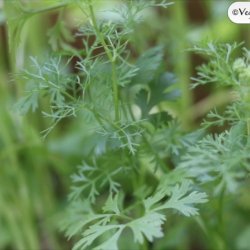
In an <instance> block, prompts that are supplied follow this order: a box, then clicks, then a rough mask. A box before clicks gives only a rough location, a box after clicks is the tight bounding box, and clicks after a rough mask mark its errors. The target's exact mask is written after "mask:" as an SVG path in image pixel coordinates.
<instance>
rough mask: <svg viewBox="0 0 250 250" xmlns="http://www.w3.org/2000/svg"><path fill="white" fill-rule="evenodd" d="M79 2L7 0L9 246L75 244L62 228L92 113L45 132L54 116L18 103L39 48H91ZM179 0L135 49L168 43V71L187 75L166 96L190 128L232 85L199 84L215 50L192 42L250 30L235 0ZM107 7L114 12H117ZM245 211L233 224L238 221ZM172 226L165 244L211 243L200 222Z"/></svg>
mask: <svg viewBox="0 0 250 250" xmlns="http://www.w3.org/2000/svg"><path fill="white" fill-rule="evenodd" d="M117 1H119V0H116V1H115V0H114V1H113V0H100V1H96V8H98V9H107V8H110V7H112V6H113V4H114V3H115V2H117ZM71 2H72V1H70V0H63V1H58V0H6V1H1V0H0V163H1V164H0V249H21V250H26V249H27V250H37V249H44V250H50V249H51V250H54V249H69V248H70V247H71V243H70V242H68V241H67V240H66V239H65V238H64V236H63V234H62V233H60V232H59V231H58V221H59V220H60V217H61V216H63V211H64V207H65V205H66V202H67V194H68V192H69V186H70V178H69V176H70V174H72V173H73V172H74V171H75V169H76V166H77V165H78V164H79V163H80V162H81V161H82V159H83V158H84V155H87V154H88V153H89V149H88V148H86V146H84V145H86V140H87V138H85V137H84V131H82V130H81V123H82V121H80V120H79V119H78V120H77V121H65V122H64V123H61V124H59V125H58V127H57V129H56V130H54V131H53V132H52V133H51V134H50V135H49V136H48V137H47V138H46V140H43V139H42V136H41V133H40V132H41V131H42V130H44V129H46V128H47V127H48V124H47V121H46V119H45V118H43V117H42V116H41V114H40V113H39V112H36V113H30V114H29V115H28V116H25V117H23V116H20V115H18V114H17V113H16V112H15V109H14V108H13V106H14V104H15V102H16V100H17V99H18V98H19V97H20V96H21V95H22V93H23V91H24V82H23V81H22V80H18V81H16V80H14V79H15V78H14V77H13V76H14V75H15V74H16V73H18V71H19V70H20V69H22V68H25V67H28V64H29V57H30V56H33V57H37V58H46V57H47V56H48V55H49V54H50V53H51V51H56V50H59V51H60V50H64V51H65V53H66V52H67V51H71V52H73V53H79V52H78V51H80V50H81V46H82V45H81V42H80V41H78V39H77V37H75V36H74V34H75V32H76V26H77V25H78V24H79V23H81V22H84V17H83V15H82V13H81V11H79V9H78V8H76V7H75V6H74V5H73V4H71ZM172 2H174V4H173V5H171V6H170V7H169V8H168V9H154V10H150V11H148V12H146V13H145V15H146V19H145V21H144V22H143V23H141V24H140V25H139V26H138V27H137V30H136V32H135V33H134V35H133V40H134V42H135V45H136V46H135V49H134V51H133V56H134V57H135V58H136V57H137V56H138V55H139V54H141V53H142V52H143V51H144V50H146V49H147V48H149V47H152V46H154V45H157V44H163V45H164V46H165V50H166V51H165V62H166V67H167V69H166V70H168V71H171V72H174V74H175V75H176V76H178V86H179V88H180V89H181V92H182V98H181V100H180V102H179V103H177V104H176V103H175V104H174V105H175V106H172V107H171V106H164V105H169V104H162V108H163V109H168V110H171V112H172V113H173V114H174V115H175V116H176V117H178V118H179V119H180V120H181V121H182V124H183V126H184V128H185V129H186V130H187V131H189V130H191V129H193V128H196V127H198V126H199V123H200V121H201V120H202V118H203V117H204V116H205V114H206V113H207V112H208V111H209V110H210V109H212V108H213V107H215V106H223V105H224V104H226V103H227V102H228V98H227V96H226V94H225V93H226V92H225V91H226V90H223V89H219V88H216V87H214V86H205V87H202V88H200V87H198V88H196V89H195V90H192V89H191V88H190V84H191V80H190V77H191V76H194V75H195V68H196V66H197V65H200V64H201V63H202V62H204V61H205V59H204V58H201V57H199V56H197V55H194V54H193V53H192V52H190V51H188V49H189V48H192V47H193V46H194V45H195V44H197V43H199V42H201V41H204V40H205V41H206V40H207V41H220V42H234V41H238V42H241V41H244V42H245V46H246V47H248V46H249V40H250V29H249V25H237V24H234V23H232V22H231V21H230V20H229V19H228V17H227V9H228V6H229V5H230V2H231V1H226V0H225V1H223V0H221V1H216V0H206V1H203V0H173V1H172ZM24 10H26V11H24ZM105 15H107V18H114V17H113V16H109V13H108V12H105ZM44 105H46V103H45V104H44ZM83 141H84V142H85V143H83ZM89 145H91V141H90V142H89ZM245 196H246V197H245V198H244V197H243V198H242V199H241V200H240V201H239V202H240V204H241V205H242V207H243V208H245V209H241V211H242V212H244V211H249V209H250V204H249V202H250V201H249V196H247V195H245ZM237 216H239V215H238V214H236V215H235V216H234V218H233V219H232V223H236V222H237ZM246 218H248V219H249V215H248V216H246ZM188 225H189V226H188ZM188 228H191V229H192V230H188ZM167 232H168V233H167V234H166V237H165V238H163V239H162V240H160V241H158V243H157V244H158V248H159V249H166V247H168V249H181V250H185V249H193V250H195V249H205V245H206V242H204V241H205V240H204V236H203V234H202V233H201V232H200V229H198V227H197V225H191V227H190V221H189V220H187V219H183V218H181V221H179V223H178V224H175V225H171V224H169V225H168V228H167ZM233 233H234V232H233ZM245 234H246V235H245V236H244V237H243V236H241V238H239V239H238V244H239V245H240V246H241V248H240V249H249V248H248V247H249V245H247V244H248V243H247V242H246V238H249V237H250V233H249V228H248V230H245ZM180 239H181V240H180ZM166 242H167V243H166Z"/></svg>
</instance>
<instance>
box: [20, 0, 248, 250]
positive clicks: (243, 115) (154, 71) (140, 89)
mask: <svg viewBox="0 0 250 250" xmlns="http://www.w3.org/2000/svg"><path fill="white" fill-rule="evenodd" d="M65 4H68V3H67V1H65ZM72 4H75V5H76V6H77V7H78V8H79V9H80V10H81V11H82V13H83V15H84V16H85V18H86V20H87V21H86V22H84V23H83V24H80V27H79V29H78V31H77V34H76V35H77V37H78V39H80V40H81V41H82V44H83V49H81V50H77V49H75V48H74V47H73V46H71V45H70V43H68V44H67V43H65V40H68V41H69V42H70V41H71V37H70V34H69V33H67V32H66V31H65V30H64V29H65V27H64V26H63V25H60V23H59V22H58V23H56V26H55V27H53V28H52V29H51V31H50V33H49V34H50V36H51V38H50V43H51V44H52V48H53V49H54V50H55V53H54V55H53V56H51V57H50V58H47V59H46V60H45V61H43V62H42V61H41V60H39V59H36V58H34V57H31V66H30V68H29V69H25V70H22V71H21V72H19V73H18V77H22V78H23V79H25V81H26V90H25V95H24V96H23V97H22V98H21V99H20V100H19V102H18V103H17V105H16V106H17V108H18V109H19V111H20V112H21V113H23V114H25V113H27V112H28V111H30V110H31V111H33V112H34V111H37V110H41V113H42V114H43V115H44V116H45V117H46V118H48V119H49V120H50V126H49V127H48V128H46V129H45V130H44V131H43V135H44V136H45V137H46V136H48V135H49V134H50V132H52V131H53V130H54V129H55V128H56V126H57V125H60V124H62V123H63V122H64V121H71V120H75V119H77V120H79V121H80V122H81V131H78V133H83V134H84V143H83V148H84V149H83V151H84V153H83V159H82V163H81V164H80V165H79V166H78V169H77V170H76V171H75V173H74V174H73V175H72V176H71V178H72V187H71V191H70V194H69V199H68V209H67V211H65V213H64V218H63V220H62V221H61V222H60V227H61V229H62V230H63V231H64V232H65V235H66V237H67V238H68V239H71V240H73V242H74V243H73V244H74V245H73V249H74V250H78V249H102V250H107V249H109V250H116V249H160V248H159V247H158V246H157V241H158V240H159V239H160V238H162V237H164V236H165V235H166V234H167V233H168V232H167V231H166V230H164V225H166V224H167V223H168V220H171V217H173V218H175V217H176V216H177V217H178V218H179V217H181V216H183V220H184V218H185V217H193V218H194V219H195V220H196V221H197V222H198V224H199V225H200V226H201V228H202V229H203V230H204V231H205V232H207V236H208V237H209V238H210V239H212V240H211V247H212V248H210V249H228V248H227V247H228V245H227V244H228V243H227V242H226V240H225V237H224V236H225V235H224V233H225V232H224V231H223V227H224V225H223V219H222V218H221V219H220V221H219V222H218V223H220V224H219V227H218V228H219V229H218V232H217V233H215V232H213V227H212V226H211V225H210V224H209V223H208V222H207V221H206V216H207V214H208V213H209V212H208V211H212V212H213V213H216V211H215V210H213V206H210V205H209V204H210V202H209V200H210V199H211V200H212V201H216V200H219V202H220V204H221V206H220V208H219V212H218V213H219V214H220V216H221V214H222V213H223V206H222V204H223V203H224V202H226V201H225V200H224V199H225V198H224V197H226V196H227V195H232V194H235V193H236V192H237V191H238V190H239V188H241V187H243V186H244V183H246V181H247V178H246V177H247V176H248V175H249V170H250V167H249V156H248V152H249V133H250V118H249V98H250V95H249V82H250V76H249V67H250V66H249V60H250V59H249V51H248V50H247V49H243V52H244V55H243V56H242V57H240V58H236V59H235V57H234V54H233V53H234V51H235V50H236V49H237V48H238V47H240V45H236V44H233V45H230V44H222V45H221V44H214V43H208V45H206V46H204V47H195V48H194V50H195V51H196V52H198V53H200V54H202V55H205V56H207V57H208V59H209V62H208V63H207V64H203V65H202V66H200V67H198V75H197V77H195V78H193V81H194V87H195V86H196V85H204V84H216V85H217V84H218V85H219V86H221V88H224V87H225V88H228V89H229V90H230V91H231V92H232V93H233V98H232V100H231V103H230V104H228V106H227V107H226V108H225V112H224V113H220V112H218V111H217V110H214V111H211V113H209V114H208V117H207V119H205V121H204V123H203V124H202V125H201V127H200V128H198V129H197V130H194V131H188V132H187V131H185V130H184V129H183V127H182V124H181V123H180V119H179V118H178V115H176V114H175V112H173V110H170V109H167V108H164V109H161V107H162V104H168V103H172V104H173V103H178V102H179V100H180V99H181V98H182V93H181V92H180V91H179V90H178V84H177V79H178V76H175V75H174V74H172V73H170V72H166V70H165V63H164V60H165V59H164V50H165V48H164V46H156V47H152V48H149V49H148V50H146V51H144V52H143V53H142V54H141V55H136V56H135V55H132V52H133V43H134V41H133V30H134V28H135V27H136V25H137V24H138V22H142V21H143V17H144V12H145V11H147V10H148V9H149V8H155V7H163V8H166V7H168V5H170V4H169V3H167V2H165V1H160V2H159V1H124V2H122V3H120V4H119V6H117V8H113V9H112V10H110V12H112V14H113V15H114V16H115V17H116V18H115V20H113V21H110V20H106V19H105V17H102V16H101V15H99V14H100V13H98V11H97V10H96V9H95V8H94V1H92V0H85V1H77V0H76V1H72ZM59 7H61V5H60V6H59ZM60 29H62V30H61V31H60ZM53 30H54V31H55V30H57V33H55V32H54V31H53ZM55 34H57V36H56V35H55ZM60 39H61V40H60ZM62 41H63V42H62ZM72 65H73V67H72ZM72 68H73V69H72ZM45 103H46V104H45ZM166 106H167V105H166ZM217 126H222V129H221V130H222V132H221V133H212V132H211V129H212V128H214V127H217ZM203 203H206V204H203ZM202 207H204V212H202V213H201V216H199V209H200V208H202ZM176 221H177V220H173V222H176ZM218 238H219V240H218ZM218 247H219V248H218Z"/></svg>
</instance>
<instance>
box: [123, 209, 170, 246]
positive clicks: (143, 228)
mask: <svg viewBox="0 0 250 250" xmlns="http://www.w3.org/2000/svg"><path fill="white" fill-rule="evenodd" d="M165 220H166V218H165V216H164V215H162V214H160V213H156V212H152V213H148V214H146V215H145V216H143V217H141V218H139V219H136V220H133V221H132V222H130V223H129V224H128V227H130V228H131V229H132V232H133V234H134V240H135V242H139V243H140V244H142V243H143V241H144V237H143V236H145V237H146V239H147V240H148V241H150V242H152V241H153V239H154V238H160V237H162V236H163V232H162V229H161V226H162V224H163V223H164V221H165Z"/></svg>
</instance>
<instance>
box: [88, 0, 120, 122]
mask: <svg viewBox="0 0 250 250" xmlns="http://www.w3.org/2000/svg"><path fill="white" fill-rule="evenodd" d="M89 10H90V18H91V21H92V24H93V27H94V29H95V32H96V36H97V38H98V39H99V40H100V42H101V44H102V46H103V48H104V50H105V52H106V54H107V57H108V59H109V61H110V62H111V67H112V89H113V101H114V108H115V121H117V122H118V121H119V120H120V113H119V96H118V86H117V74H116V57H114V56H113V55H112V53H111V51H110V49H109V48H108V45H107V43H106V42H105V39H104V37H103V34H102V33H101V32H100V30H99V28H98V25H97V20H96V16H95V13H94V9H93V5H92V2H90V3H89Z"/></svg>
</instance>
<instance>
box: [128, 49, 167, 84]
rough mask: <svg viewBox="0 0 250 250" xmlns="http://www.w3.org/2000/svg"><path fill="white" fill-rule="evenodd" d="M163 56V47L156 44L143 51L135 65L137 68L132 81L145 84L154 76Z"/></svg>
mask: <svg viewBox="0 0 250 250" xmlns="http://www.w3.org/2000/svg"><path fill="white" fill-rule="evenodd" d="M162 58H163V47H162V46H157V47H155V48H152V49H149V50H147V51H146V52H144V53H143V54H142V55H141V56H140V58H139V59H138V61H137V62H136V67H137V68H138V69H139V70H138V72H137V75H136V76H135V77H134V79H133V81H132V83H133V85H134V84H147V83H149V82H150V81H151V80H152V79H153V78H154V76H155V73H156V71H157V70H158V68H159V66H160V64H161V62H162Z"/></svg>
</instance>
